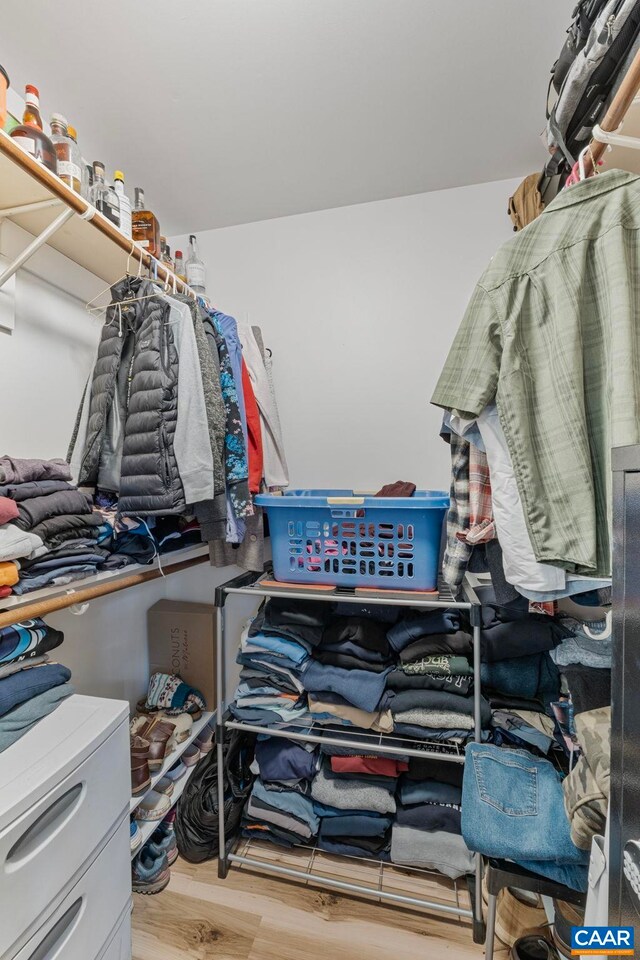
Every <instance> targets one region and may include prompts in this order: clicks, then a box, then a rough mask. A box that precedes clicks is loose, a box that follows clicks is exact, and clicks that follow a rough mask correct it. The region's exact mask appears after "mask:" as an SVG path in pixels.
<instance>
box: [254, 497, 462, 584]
mask: <svg viewBox="0 0 640 960" xmlns="http://www.w3.org/2000/svg"><path fill="white" fill-rule="evenodd" d="M255 500H256V503H257V504H258V505H259V506H261V507H264V508H265V510H266V511H267V515H268V518H269V530H270V533H271V546H272V553H273V567H274V573H275V577H276V580H282V581H284V582H285V583H324V584H333V585H334V586H338V587H371V588H376V589H380V588H383V589H384V588H386V589H401V590H435V589H436V587H437V582H438V558H439V554H440V539H441V534H442V524H443V521H444V517H445V514H446V511H447V509H448V507H449V497H448V495H447V494H446V493H445V492H444V491H442V490H417V491H416V492H415V494H414V496H413V497H373V496H367V495H366V494H358V493H354V491H353V490H291V491H289V492H287V493H285V494H283V495H282V496H280V495H275V494H260V495H259V496H257V497H256V498H255Z"/></svg>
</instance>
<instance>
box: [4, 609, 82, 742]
mask: <svg viewBox="0 0 640 960" xmlns="http://www.w3.org/2000/svg"><path fill="white" fill-rule="evenodd" d="M63 639H64V636H63V634H62V633H61V632H60V631H59V630H54V629H53V627H50V626H49V625H48V624H46V623H45V622H44V620H40V619H35V620H26V621H25V622H24V623H15V624H13V625H12V626H9V627H2V628H0V751H2V750H6V748H7V747H9V746H10V745H11V744H12V743H14V742H15V741H16V740H19V739H20V737H22V736H24V734H25V733H27V732H28V731H29V730H30V729H31V728H32V727H33V726H34V725H35V724H36V723H37V722H38V721H39V720H42V718H43V717H46V716H47V715H48V714H50V713H51V712H52V711H53V710H55V708H56V707H57V706H58V704H59V703H61V702H62V700H65V699H66V698H67V697H69V696H71V694H72V693H73V687H72V686H71V684H70V683H69V682H68V681H69V679H70V677H71V671H70V670H68V669H67V667H63V666H62V665H61V664H59V663H52V662H51V661H50V660H49V657H48V655H47V654H48V653H49V652H50V651H51V650H54V649H55V648H56V647H58V646H60V644H61V643H62V641H63Z"/></svg>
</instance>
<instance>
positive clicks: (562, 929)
mask: <svg viewBox="0 0 640 960" xmlns="http://www.w3.org/2000/svg"><path fill="white" fill-rule="evenodd" d="M583 926H584V907H578V906H576V905H575V904H573V903H567V901H566V900H557V899H556V898H555V897H554V898H553V926H552V928H551V935H552V937H553V942H554V944H555V946H556V950H558V951H559V952H560V953H561V954H562V953H564V954H566V955H567V956H568V957H569V956H571V928H572V927H583Z"/></svg>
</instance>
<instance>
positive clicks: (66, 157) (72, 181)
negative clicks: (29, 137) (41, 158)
mask: <svg viewBox="0 0 640 960" xmlns="http://www.w3.org/2000/svg"><path fill="white" fill-rule="evenodd" d="M51 142H52V143H53V145H54V147H55V151H56V157H57V160H58V176H59V177H60V179H61V180H62V181H63V182H64V183H66V184H67V186H68V187H71V189H72V190H75V192H76V193H82V158H81V157H80V150H79V148H78V144H77V143H76V142H75V140H72V139H71V137H70V136H69V130H68V124H67V119H66V117H63V116H62V114H61V113H54V114H53V115H52V117H51Z"/></svg>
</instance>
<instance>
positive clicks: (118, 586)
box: [0, 555, 209, 628]
mask: <svg viewBox="0 0 640 960" xmlns="http://www.w3.org/2000/svg"><path fill="white" fill-rule="evenodd" d="M205 562H206V563H208V562H209V557H208V556H206V555H205V556H203V557H192V558H191V559H190V560H180V561H179V562H178V563H174V564H173V565H167V567H165V572H166V573H180V571H181V570H188V569H189V567H195V566H196V565H197V564H199V563H205ZM161 576H162V573H161V572H160V570H159V569H158V568H157V567H156V568H154V569H153V570H143V571H141V572H140V573H132V574H131V575H130V576H128V577H123V578H122V579H121V580H115V581H113V582H111V583H96V584H93V586H90V587H80V588H79V589H77V590H73V592H72V593H65V594H63V595H62V596H59V597H51V598H50V599H49V600H34V601H33V603H25V604H22V603H21V604H20V605H19V606H15V607H13V608H11V609H9V610H5V611H3V612H2V613H0V628H2V627H8V626H10V625H11V624H12V623H20V622H22V621H23V620H31V619H32V618H33V617H44V616H46V615H47V614H48V613H55V612H56V610H64V609H65V607H72V606H73V605H74V604H75V603H88V602H89V601H90V600H97V599H98V598H99V597H106V596H108V595H109V594H110V593H118V591H119V590H127V589H128V588H129V587H136V586H137V585H138V584H139V583H148V582H149V580H157V579H158V578H159V577H161Z"/></svg>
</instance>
